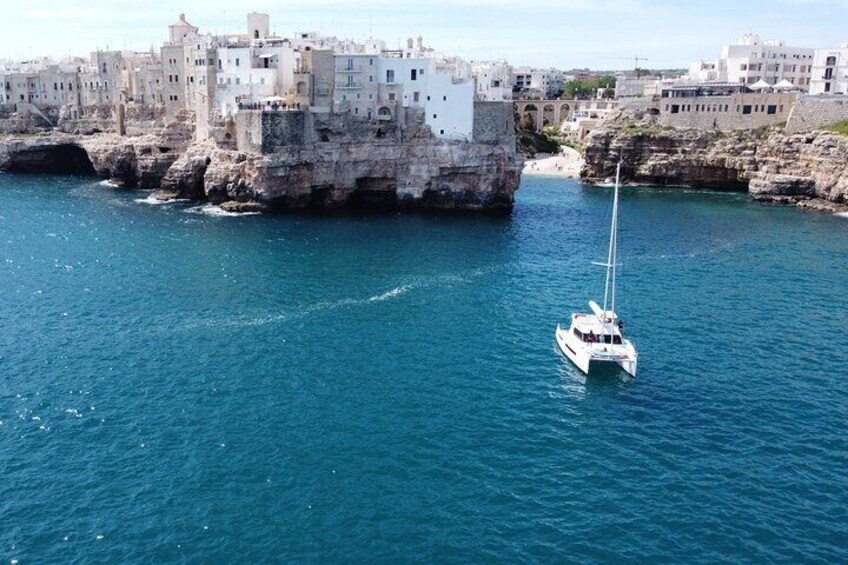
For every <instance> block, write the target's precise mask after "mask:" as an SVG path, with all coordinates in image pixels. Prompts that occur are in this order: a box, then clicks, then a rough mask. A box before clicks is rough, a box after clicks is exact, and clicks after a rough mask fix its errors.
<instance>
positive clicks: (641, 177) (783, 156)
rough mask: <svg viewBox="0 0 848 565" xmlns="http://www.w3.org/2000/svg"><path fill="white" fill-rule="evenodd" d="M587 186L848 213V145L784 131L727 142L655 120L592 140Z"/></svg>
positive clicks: (737, 135)
mask: <svg viewBox="0 0 848 565" xmlns="http://www.w3.org/2000/svg"><path fill="white" fill-rule="evenodd" d="M584 156H585V165H584V167H583V170H582V172H581V178H582V179H584V180H585V181H586V182H601V181H603V180H605V179H608V178H610V177H612V176H614V175H615V167H616V163H617V162H618V160H619V158H621V161H622V178H623V180H624V181H625V182H628V183H632V184H645V185H651V186H692V187H701V188H711V189H717V190H728V191H739V192H747V193H749V194H750V195H751V196H752V197H753V198H754V199H757V200H760V201H770V202H777V203H784V204H796V205H798V206H801V207H808V208H817V209H821V210H826V211H845V210H848V138H845V137H843V136H840V135H838V134H834V133H828V132H823V131H819V132H812V133H801V134H786V133H784V132H783V131H781V130H780V129H779V128H775V129H771V130H755V131H747V132H734V133H728V134H722V133H717V132H703V131H696V130H670V129H661V128H659V127H657V126H656V124H655V123H653V122H652V121H650V119H649V118H647V117H646V118H643V119H642V120H640V121H636V122H633V121H623V120H622V121H617V120H616V119H615V117H614V118H613V119H611V120H610V122H609V123H608V124H607V127H605V128H603V129H599V130H596V131H595V132H593V133H592V134H590V135H589V137H588V138H587V141H586V144H585V155H584Z"/></svg>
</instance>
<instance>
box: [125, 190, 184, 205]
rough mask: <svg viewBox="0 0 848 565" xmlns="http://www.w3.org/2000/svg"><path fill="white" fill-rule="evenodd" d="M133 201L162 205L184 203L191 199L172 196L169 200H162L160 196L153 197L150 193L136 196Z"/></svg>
mask: <svg viewBox="0 0 848 565" xmlns="http://www.w3.org/2000/svg"><path fill="white" fill-rule="evenodd" d="M133 201H134V202H136V203H138V204H147V205H150V206H162V205H165V204H185V203H186V202H191V200H189V199H187V198H174V199H171V200H162V199H160V198H154V197H153V194H152V193H151V194H150V195H149V196H147V197H146V198H136V199H134V200H133Z"/></svg>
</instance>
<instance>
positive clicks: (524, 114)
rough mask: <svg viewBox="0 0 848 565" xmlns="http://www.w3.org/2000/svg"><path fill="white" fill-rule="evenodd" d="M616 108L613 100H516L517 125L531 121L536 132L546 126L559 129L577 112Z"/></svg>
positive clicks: (616, 105)
mask: <svg viewBox="0 0 848 565" xmlns="http://www.w3.org/2000/svg"><path fill="white" fill-rule="evenodd" d="M616 107H618V102H616V101H614V100H516V101H515V111H516V112H517V113H518V119H519V123H521V124H522V127H523V124H524V122H525V120H528V121H529V120H532V123H533V125H534V128H535V130H536V131H542V129H544V128H546V127H548V126H554V127H557V128H558V127H560V126H561V125H562V124H563V123H565V122H567V121H568V120H570V119H571V117H572V116H573V115H574V112H576V111H577V110H609V109H613V108H616Z"/></svg>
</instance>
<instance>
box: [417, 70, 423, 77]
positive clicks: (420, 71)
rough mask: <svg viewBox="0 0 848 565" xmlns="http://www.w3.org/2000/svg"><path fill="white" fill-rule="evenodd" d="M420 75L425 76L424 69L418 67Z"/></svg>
mask: <svg viewBox="0 0 848 565" xmlns="http://www.w3.org/2000/svg"><path fill="white" fill-rule="evenodd" d="M418 76H421V77H423V76H424V69H418Z"/></svg>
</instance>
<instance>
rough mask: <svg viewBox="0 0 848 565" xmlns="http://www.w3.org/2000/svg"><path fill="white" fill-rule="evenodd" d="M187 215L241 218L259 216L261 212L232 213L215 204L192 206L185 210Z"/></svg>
mask: <svg viewBox="0 0 848 565" xmlns="http://www.w3.org/2000/svg"><path fill="white" fill-rule="evenodd" d="M183 211H184V212H185V213H186V214H200V215H204V216H210V217H213V218H238V217H240V216H259V215H260V214H261V212H230V211H228V210H224V209H223V208H221V207H220V206H215V205H214V204H204V205H202V206H192V207H191V208H186V209H185V210H183Z"/></svg>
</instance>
